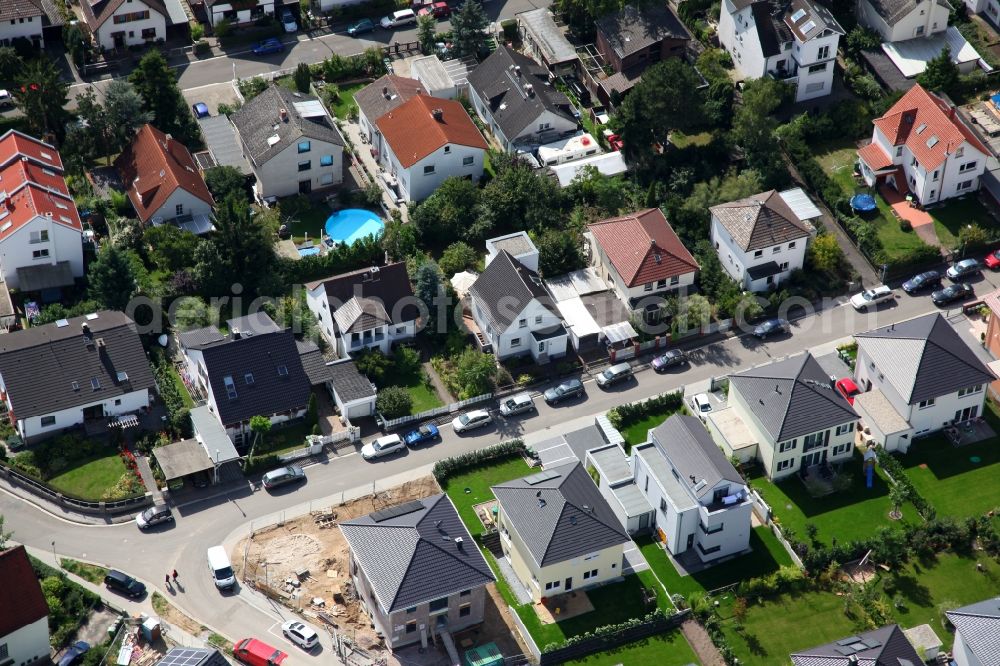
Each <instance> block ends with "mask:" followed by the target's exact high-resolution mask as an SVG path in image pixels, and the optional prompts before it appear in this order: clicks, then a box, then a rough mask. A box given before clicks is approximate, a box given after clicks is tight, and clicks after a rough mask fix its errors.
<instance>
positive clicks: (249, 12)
mask: <svg viewBox="0 0 1000 666" xmlns="http://www.w3.org/2000/svg"><path fill="white" fill-rule="evenodd" d="M204 3H205V16H206V18H207V19H208V22H209V23H210V24H211V25H212V26H216V25H218V24H219V21H222V20H226V21H229V23H230V25H244V24H247V23H254V22H255V21H259V20H261V19H263V18H264V17H265V16H276V15H277V14H279V13H280V12H281V10H282V8H283V7H284V6H285V3H284V2H282V1H281V0H250V1H249V2H246V1H244V2H240V1H239V0H204Z"/></svg>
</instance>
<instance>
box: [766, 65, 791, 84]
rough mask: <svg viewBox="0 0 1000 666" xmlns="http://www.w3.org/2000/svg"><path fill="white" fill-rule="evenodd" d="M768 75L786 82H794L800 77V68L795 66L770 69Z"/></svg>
mask: <svg viewBox="0 0 1000 666" xmlns="http://www.w3.org/2000/svg"><path fill="white" fill-rule="evenodd" d="M767 75H768V76H770V77H771V78H772V79H775V80H776V81H782V82H784V83H788V84H793V83H795V82H796V81H798V79H799V68H798V67H793V68H791V69H788V68H787V67H786V68H779V69H772V70H768V72H767Z"/></svg>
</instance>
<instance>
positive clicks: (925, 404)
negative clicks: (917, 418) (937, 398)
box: [917, 398, 934, 409]
mask: <svg viewBox="0 0 1000 666" xmlns="http://www.w3.org/2000/svg"><path fill="white" fill-rule="evenodd" d="M933 406H934V398H928V399H927V400H921V401H920V402H919V403H917V409H927V408H928V407H933Z"/></svg>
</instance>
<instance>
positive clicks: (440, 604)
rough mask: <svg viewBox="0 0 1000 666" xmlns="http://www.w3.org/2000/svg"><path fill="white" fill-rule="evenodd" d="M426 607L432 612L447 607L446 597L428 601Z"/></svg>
mask: <svg viewBox="0 0 1000 666" xmlns="http://www.w3.org/2000/svg"><path fill="white" fill-rule="evenodd" d="M428 608H429V609H430V611H431V612H432V613H433V612H434V611H439V610H444V609H446V608H448V597H445V598H444V599H435V600H434V601H432V602H430V604H428Z"/></svg>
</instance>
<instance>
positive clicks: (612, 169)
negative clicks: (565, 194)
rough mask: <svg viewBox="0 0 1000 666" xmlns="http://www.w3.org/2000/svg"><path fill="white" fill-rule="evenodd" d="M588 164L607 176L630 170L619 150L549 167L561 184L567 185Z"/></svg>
mask: <svg viewBox="0 0 1000 666" xmlns="http://www.w3.org/2000/svg"><path fill="white" fill-rule="evenodd" d="M586 166H592V167H594V168H595V169H597V170H598V171H599V172H600V173H602V174H603V175H605V176H616V175H618V174H620V173H625V172H626V171H628V165H627V164H625V158H624V157H622V154H621V152H619V151H617V150H616V151H614V152H610V153H601V154H600V155H591V156H590V157H584V158H583V159H582V160H574V161H572V162H566V163H565V164H556V165H555V166H551V167H549V169H551V170H552V173H554V174H555V176H556V178H558V179H559V185H560V186H561V187H567V186H568V185H569V184H570V183H572V182H573V179H574V178H576V177H577V175H578V174H579V173H580V172H581V171H583V168H584V167H586Z"/></svg>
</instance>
